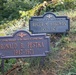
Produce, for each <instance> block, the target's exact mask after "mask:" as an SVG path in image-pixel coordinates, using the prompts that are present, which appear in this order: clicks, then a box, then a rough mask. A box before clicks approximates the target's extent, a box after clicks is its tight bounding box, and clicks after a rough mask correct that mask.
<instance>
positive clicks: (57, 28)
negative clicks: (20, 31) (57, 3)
mask: <svg viewBox="0 0 76 75" xmlns="http://www.w3.org/2000/svg"><path fill="white" fill-rule="evenodd" d="M29 30H30V31H31V32H32V33H66V32H67V31H69V30H70V19H69V18H68V17H67V16H56V15H54V14H53V13H46V14H44V15H43V16H38V17H31V19H30V20H29Z"/></svg>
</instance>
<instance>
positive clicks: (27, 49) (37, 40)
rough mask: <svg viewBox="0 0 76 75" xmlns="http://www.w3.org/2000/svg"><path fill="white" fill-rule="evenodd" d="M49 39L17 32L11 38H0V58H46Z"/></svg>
mask: <svg viewBox="0 0 76 75" xmlns="http://www.w3.org/2000/svg"><path fill="white" fill-rule="evenodd" d="M49 50H50V39H49V36H46V34H29V33H28V32H26V31H23V30H21V31H18V32H16V33H15V34H14V35H13V36H6V37H0V58H20V57H37V56H46V53H48V52H49Z"/></svg>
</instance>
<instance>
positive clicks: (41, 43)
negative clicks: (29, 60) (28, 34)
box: [28, 42, 44, 48]
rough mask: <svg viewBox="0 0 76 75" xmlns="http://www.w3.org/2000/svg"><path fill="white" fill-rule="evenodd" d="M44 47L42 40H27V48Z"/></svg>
mask: <svg viewBox="0 0 76 75" xmlns="http://www.w3.org/2000/svg"><path fill="white" fill-rule="evenodd" d="M41 47H44V44H43V42H28V48H41Z"/></svg>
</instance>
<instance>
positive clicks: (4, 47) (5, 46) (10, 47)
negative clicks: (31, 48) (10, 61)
mask: <svg viewBox="0 0 76 75" xmlns="http://www.w3.org/2000/svg"><path fill="white" fill-rule="evenodd" d="M15 48H17V44H16V43H11V44H0V49H3V50H6V49H15Z"/></svg>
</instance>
